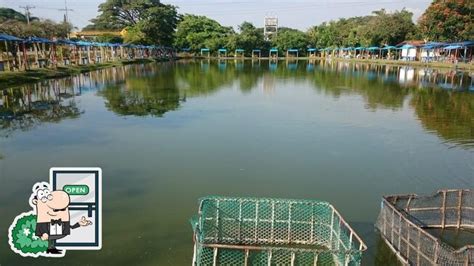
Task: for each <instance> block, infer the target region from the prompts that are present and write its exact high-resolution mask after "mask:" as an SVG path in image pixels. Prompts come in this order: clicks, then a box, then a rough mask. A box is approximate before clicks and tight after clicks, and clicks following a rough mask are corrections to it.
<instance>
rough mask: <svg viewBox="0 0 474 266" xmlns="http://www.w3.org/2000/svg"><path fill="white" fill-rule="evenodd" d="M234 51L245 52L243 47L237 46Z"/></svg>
mask: <svg viewBox="0 0 474 266" xmlns="http://www.w3.org/2000/svg"><path fill="white" fill-rule="evenodd" d="M235 52H238V53H243V52H245V50H244V49H240V48H237V49H235Z"/></svg>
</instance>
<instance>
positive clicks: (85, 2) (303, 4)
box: [0, 0, 431, 30]
mask: <svg viewBox="0 0 474 266" xmlns="http://www.w3.org/2000/svg"><path fill="white" fill-rule="evenodd" d="M104 1H105V0H68V1H67V4H68V7H69V8H71V9H74V11H72V12H70V14H69V15H70V20H71V21H72V22H73V24H74V26H76V27H79V28H81V27H84V26H85V25H87V24H88V23H89V22H88V21H89V20H90V19H91V18H93V17H95V16H96V15H97V6H98V5H99V4H100V3H102V2H104ZM163 2H164V3H167V4H173V5H176V6H178V7H179V12H180V13H192V14H197V15H206V16H208V17H211V18H213V19H215V20H217V21H218V22H220V23H221V24H223V25H225V26H234V27H236V26H237V25H239V24H240V23H241V22H242V21H250V22H252V23H253V24H255V25H256V26H258V27H261V26H262V25H263V19H264V17H265V16H277V17H278V19H279V24H280V25H281V26H286V27H292V28H297V29H300V30H306V29H308V28H309V27H310V26H312V25H318V24H320V23H322V22H324V21H329V20H332V19H338V18H341V17H352V16H363V15H368V14H370V13H371V11H373V10H378V9H381V8H385V9H386V10H389V11H393V10H398V9H402V8H404V7H405V8H406V9H408V10H410V11H411V12H413V13H414V15H415V19H417V18H418V17H419V16H420V15H421V14H422V13H423V11H424V10H425V9H426V8H427V7H428V5H429V4H430V3H431V0H312V1H311V0H294V1H288V0H287V1H283V0H254V1H252V0H234V1H230V0H166V1H163ZM24 5H33V6H35V8H34V9H32V10H31V12H32V13H33V15H35V16H39V17H42V18H50V19H53V20H56V21H58V20H61V19H62V18H63V14H64V12H63V11H58V10H57V9H61V8H64V0H0V6H2V7H9V8H13V9H16V10H21V9H20V8H19V6H24Z"/></svg>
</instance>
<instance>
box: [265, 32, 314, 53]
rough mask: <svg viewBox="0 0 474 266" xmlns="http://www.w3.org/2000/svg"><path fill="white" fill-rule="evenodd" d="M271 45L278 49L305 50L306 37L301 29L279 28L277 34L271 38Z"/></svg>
mask: <svg viewBox="0 0 474 266" xmlns="http://www.w3.org/2000/svg"><path fill="white" fill-rule="evenodd" d="M272 45H273V46H274V47H276V48H278V49H279V50H282V51H286V50H287V49H299V50H303V51H305V50H306V47H307V45H308V38H307V37H306V34H305V33H304V32H302V31H299V30H296V29H290V28H280V29H279V31H278V34H277V35H276V37H275V38H273V40H272Z"/></svg>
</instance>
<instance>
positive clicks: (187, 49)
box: [181, 48, 191, 52]
mask: <svg viewBox="0 0 474 266" xmlns="http://www.w3.org/2000/svg"><path fill="white" fill-rule="evenodd" d="M181 51H183V52H189V51H191V48H182V49H181Z"/></svg>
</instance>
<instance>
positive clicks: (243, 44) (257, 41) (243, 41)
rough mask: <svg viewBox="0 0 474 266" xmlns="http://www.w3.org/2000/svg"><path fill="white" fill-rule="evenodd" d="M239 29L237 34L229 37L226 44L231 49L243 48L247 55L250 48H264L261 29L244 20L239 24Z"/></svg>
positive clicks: (264, 43)
mask: <svg viewBox="0 0 474 266" xmlns="http://www.w3.org/2000/svg"><path fill="white" fill-rule="evenodd" d="M239 31H240V33H239V34H234V35H232V36H231V37H230V38H229V42H228V44H227V46H228V48H229V49H231V50H232V51H234V50H235V49H237V48H238V49H244V50H245V52H246V53H247V55H250V52H251V51H252V49H256V48H260V49H262V48H266V46H267V43H266V42H265V41H264V36H263V30H262V29H257V28H256V27H255V26H254V25H253V24H252V23H250V22H246V21H245V22H243V23H242V24H241V25H240V26H239Z"/></svg>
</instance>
